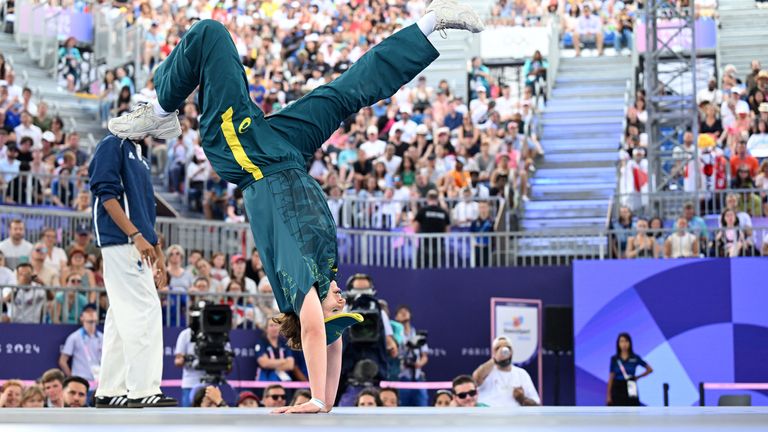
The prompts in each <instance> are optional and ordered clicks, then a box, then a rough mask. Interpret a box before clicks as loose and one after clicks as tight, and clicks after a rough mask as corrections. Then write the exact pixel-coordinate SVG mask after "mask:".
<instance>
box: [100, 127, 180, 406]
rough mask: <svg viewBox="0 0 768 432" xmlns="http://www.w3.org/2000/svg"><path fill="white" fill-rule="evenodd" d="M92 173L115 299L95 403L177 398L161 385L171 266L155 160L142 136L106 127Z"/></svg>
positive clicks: (156, 402)
mask: <svg viewBox="0 0 768 432" xmlns="http://www.w3.org/2000/svg"><path fill="white" fill-rule="evenodd" d="M88 174H89V176H90V185H91V193H92V196H93V198H92V199H93V206H92V208H93V230H94V234H95V238H96V245H97V246H98V247H100V248H101V254H102V257H103V262H104V285H105V287H106V289H107V296H108V297H109V304H110V307H109V310H108V311H107V318H106V322H105V324H104V347H103V350H102V358H101V371H100V374H99V388H98V390H96V407H97V408H120V407H128V408H141V407H159V406H176V405H177V402H176V400H175V399H173V398H170V397H167V396H165V395H163V394H162V392H161V391H160V380H161V378H162V374H163V329H162V318H161V308H160V299H159V298H158V295H157V288H161V287H163V286H164V285H165V282H166V274H165V257H164V256H163V251H162V249H161V247H160V245H159V244H158V238H157V234H156V233H155V197H154V191H153V189H152V180H151V178H150V167H149V164H148V163H147V161H146V160H145V159H144V157H143V156H142V154H141V147H140V146H139V145H138V144H136V143H134V142H133V141H130V140H124V139H120V138H117V137H116V136H114V135H107V136H106V137H105V138H104V139H102V140H101V142H100V143H99V145H98V146H97V147H96V152H95V154H94V156H93V159H92V160H91V164H90V166H89V167H88ZM156 285H157V286H156Z"/></svg>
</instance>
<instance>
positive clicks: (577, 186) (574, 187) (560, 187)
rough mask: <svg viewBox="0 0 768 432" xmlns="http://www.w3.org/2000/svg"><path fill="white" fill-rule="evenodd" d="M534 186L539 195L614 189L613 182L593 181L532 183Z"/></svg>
mask: <svg viewBox="0 0 768 432" xmlns="http://www.w3.org/2000/svg"><path fill="white" fill-rule="evenodd" d="M533 184H534V185H535V187H534V190H535V191H536V192H539V193H542V194H544V193H552V192H581V191H583V190H585V189H589V190H598V189H599V190H606V189H614V188H616V182H615V181H604V180H602V181H601V180H599V179H595V180H593V181H584V180H582V181H581V182H578V183H576V182H573V183H565V182H559V181H558V182H552V183H536V182H534V183H533Z"/></svg>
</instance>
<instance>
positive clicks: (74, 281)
mask: <svg viewBox="0 0 768 432" xmlns="http://www.w3.org/2000/svg"><path fill="white" fill-rule="evenodd" d="M82 281H83V280H82V279H70V280H69V283H80V282H82Z"/></svg>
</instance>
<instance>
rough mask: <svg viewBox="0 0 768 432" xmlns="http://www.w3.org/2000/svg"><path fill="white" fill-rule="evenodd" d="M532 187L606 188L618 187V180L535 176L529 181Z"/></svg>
mask: <svg viewBox="0 0 768 432" xmlns="http://www.w3.org/2000/svg"><path fill="white" fill-rule="evenodd" d="M528 182H529V183H530V184H531V185H536V186H539V185H541V186H549V185H555V186H557V185H564V186H565V185H581V186H583V187H592V186H595V187H604V186H605V185H608V184H612V185H614V186H615V185H616V179H614V178H610V177H607V176H601V175H584V176H580V177H570V176H564V177H558V176H555V175H551V176H548V177H541V176H536V175H534V176H533V177H532V178H530V179H529V180H528Z"/></svg>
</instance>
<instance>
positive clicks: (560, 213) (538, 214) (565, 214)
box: [523, 201, 608, 220]
mask: <svg viewBox="0 0 768 432" xmlns="http://www.w3.org/2000/svg"><path fill="white" fill-rule="evenodd" d="M529 202H530V201H529ZM526 204H527V203H526ZM605 207H606V208H605V209H599V208H593V209H588V208H581V209H565V210H557V211H555V210H551V209H545V210H529V209H528V207H527V205H526V208H525V210H524V211H523V218H524V220H538V219H551V218H564V219H565V218H569V219H570V218H600V217H602V218H605V216H606V214H607V212H608V208H607V206H605Z"/></svg>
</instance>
